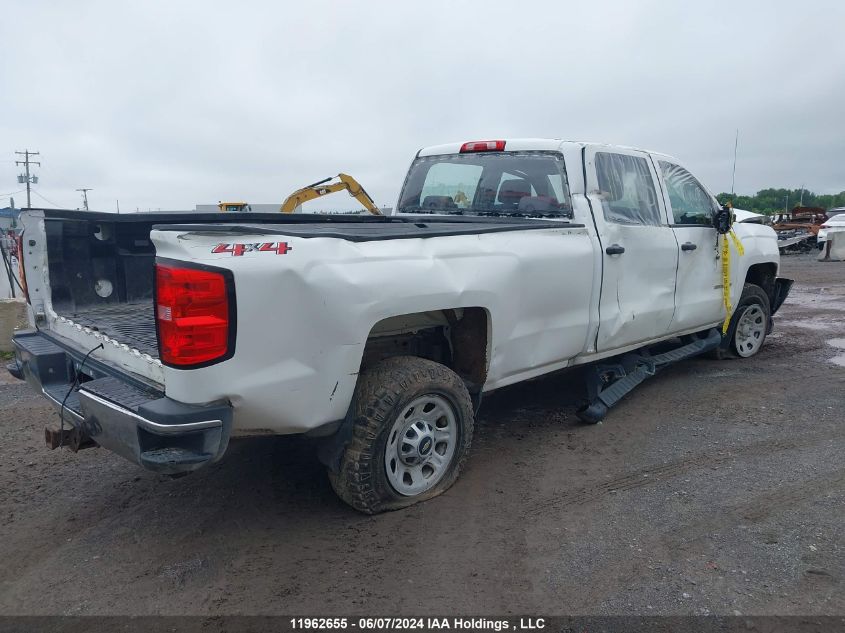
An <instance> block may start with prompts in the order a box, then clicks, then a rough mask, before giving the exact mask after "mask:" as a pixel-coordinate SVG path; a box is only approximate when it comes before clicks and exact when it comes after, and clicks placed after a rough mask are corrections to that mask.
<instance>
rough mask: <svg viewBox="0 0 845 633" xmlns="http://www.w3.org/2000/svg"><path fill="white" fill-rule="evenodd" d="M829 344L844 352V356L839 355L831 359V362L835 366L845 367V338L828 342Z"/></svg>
mask: <svg viewBox="0 0 845 633" xmlns="http://www.w3.org/2000/svg"><path fill="white" fill-rule="evenodd" d="M827 344H828V345H830V346H831V347H835V348H836V349H838V350H840V351H841V352H843V353H842V354H839V356H834V357H833V358H831V359H830V362H831V363H834V364H835V365H839V366H840V367H845V338H832V339H830V340H829V341H828V342H827Z"/></svg>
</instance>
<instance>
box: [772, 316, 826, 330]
mask: <svg viewBox="0 0 845 633" xmlns="http://www.w3.org/2000/svg"><path fill="white" fill-rule="evenodd" d="M775 323H776V324H777V325H781V326H788V327H797V328H801V329H804V330H817V331H821V330H830V329H834V328H836V329H841V328H842V321H841V320H840V319H833V318H828V319H803V320H802V321H782V320H779V319H776V320H775Z"/></svg>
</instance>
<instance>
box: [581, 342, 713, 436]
mask: <svg viewBox="0 0 845 633" xmlns="http://www.w3.org/2000/svg"><path fill="white" fill-rule="evenodd" d="M721 343H722V335H721V333H720V332H719V330H718V329H716V328H713V329H712V330H710V331H709V332H708V333H707V336H706V337H705V338H701V339H697V340H695V341H693V342H691V343H687V344H686V345H682V346H680V347H676V348H675V349H672V350H669V351H668V352H663V353H661V354H654V355H652V354H650V353H649V351H648V348H643V349H640V350H637V351H636V352H631V353H630V354H625V355H624V356H620V357H618V360H619V362H618V363H614V364H608V363H597V364H595V365H592V366H590V367H588V368H587V374H586V381H587V404H586V405H584V406H583V407H581V408H580V409H578V411H577V412H576V414H577V415H578V417H579V418H580V419H581V421H582V422H587V423H589V424H595V423H596V422H601V421H602V420H603V419H604V417H605V416H606V415H607V411H608V409H610V407H612V406H613V405H615V404H616V403H617V402H619V401H620V400H621V399H622V398H624V397H625V396H626V395H627V394H628V393H630V392H631V391H632V390H633V389H634V388H635V387H637V386H638V385H639V384H640V383H641V382H643V381H644V380H646V379H647V378H651V377H652V376H654V374H656V373H657V370H658V369H661V368H663V367H665V366H667V365H671V364H672V363H677V362H678V361H681V360H685V359H687V358H692V357H693V356H698V355H699V354H703V353H704V352H709V351H710V350H713V349H716V348H717V347H719V345H720V344H721Z"/></svg>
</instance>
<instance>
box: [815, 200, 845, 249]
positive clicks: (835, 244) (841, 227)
mask: <svg viewBox="0 0 845 633" xmlns="http://www.w3.org/2000/svg"><path fill="white" fill-rule="evenodd" d="M827 215H828V219H827V220H825V221H824V223H823V224H822V225H821V227H820V228H819V233H818V236H817V238H818V244H819V250H821V251H824V253H823V255H824V256H825V257H832V258H834V259H845V207H839V208H836V209H830V210H829V211H828V212H827Z"/></svg>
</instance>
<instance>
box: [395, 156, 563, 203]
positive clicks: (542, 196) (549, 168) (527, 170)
mask: <svg viewBox="0 0 845 633" xmlns="http://www.w3.org/2000/svg"><path fill="white" fill-rule="evenodd" d="M397 211H398V212H399V213H446V214H455V215H516V216H544V217H546V216H566V217H571V214H572V209H571V203H570V197H569V187H568V185H567V182H566V170H565V167H564V164H563V160H562V159H561V157H560V155H558V154H555V153H550V152H504V153H500V152H496V153H492V152H491V153H473V154H454V155H443V156H426V157H421V158H418V159H417V160H415V161H414V163H413V164H412V165H411V169H410V170H409V172H408V177H407V179H406V180H405V186H404V187H403V189H402V195H401V196H400V202H399V208H398V209H397Z"/></svg>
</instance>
